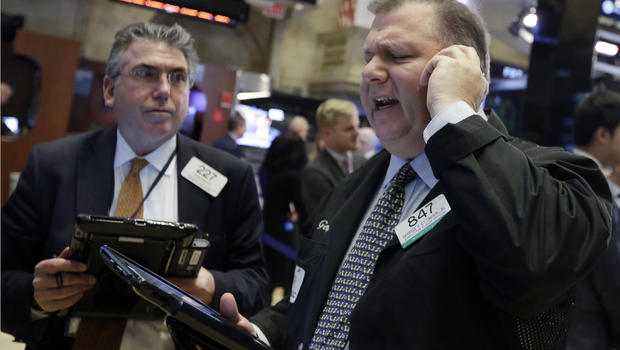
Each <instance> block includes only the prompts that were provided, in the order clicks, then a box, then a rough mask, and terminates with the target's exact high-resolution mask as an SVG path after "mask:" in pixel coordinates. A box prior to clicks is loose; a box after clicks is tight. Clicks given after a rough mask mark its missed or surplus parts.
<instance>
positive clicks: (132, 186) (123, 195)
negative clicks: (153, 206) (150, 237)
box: [114, 158, 149, 218]
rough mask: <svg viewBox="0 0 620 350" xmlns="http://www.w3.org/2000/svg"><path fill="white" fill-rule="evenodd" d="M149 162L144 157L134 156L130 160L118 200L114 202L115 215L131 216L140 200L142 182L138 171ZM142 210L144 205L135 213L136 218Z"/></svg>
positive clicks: (139, 216)
mask: <svg viewBox="0 0 620 350" xmlns="http://www.w3.org/2000/svg"><path fill="white" fill-rule="evenodd" d="M148 163H149V162H148V161H147V160H146V159H142V158H134V159H132V160H131V170H129V174H127V176H125V180H123V185H122V186H121V191H120V192H119V194H118V202H117V203H116V210H115V211H114V215H115V216H121V217H126V218H128V217H131V216H132V215H133V213H134V212H135V211H136V209H137V208H138V206H139V205H140V203H141V202H142V182H141V181H140V171H141V170H142V168H144V167H145V166H146V165H147V164H148ZM143 212H144V206H141V207H140V210H138V212H137V213H136V217H137V218H141V217H142V214H143Z"/></svg>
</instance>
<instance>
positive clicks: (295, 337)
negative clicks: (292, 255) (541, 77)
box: [252, 116, 610, 350]
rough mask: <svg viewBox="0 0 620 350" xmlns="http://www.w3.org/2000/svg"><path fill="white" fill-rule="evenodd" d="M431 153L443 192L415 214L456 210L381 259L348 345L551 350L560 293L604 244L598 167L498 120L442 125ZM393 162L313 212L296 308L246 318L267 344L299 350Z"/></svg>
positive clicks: (563, 300)
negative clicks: (437, 205)
mask: <svg viewBox="0 0 620 350" xmlns="http://www.w3.org/2000/svg"><path fill="white" fill-rule="evenodd" d="M491 124H493V126H491ZM494 126H495V128H494ZM498 129H499V130H498ZM426 154H427V156H428V158H429V160H430V164H431V167H432V170H433V172H434V174H435V177H437V178H438V179H439V182H438V183H437V185H436V186H435V187H434V188H433V189H432V191H431V192H430V193H429V194H428V196H427V197H426V198H425V199H424V201H423V202H422V204H421V206H423V205H425V204H426V203H427V202H429V201H430V200H432V199H434V198H436V197H437V196H438V195H439V194H442V193H443V194H444V195H445V197H446V198H447V200H448V203H449V204H450V207H451V211H450V212H449V213H448V214H447V215H446V216H445V217H444V218H443V219H442V220H441V221H440V222H439V223H438V224H437V225H436V226H435V227H434V228H433V229H431V230H430V231H429V232H428V233H427V234H426V235H425V236H423V237H422V238H421V239H419V240H418V241H416V242H415V243H414V244H412V245H410V246H408V247H407V248H406V249H403V248H402V247H401V246H400V244H399V243H398V240H397V239H396V238H394V239H393V240H392V241H391V242H390V243H388V245H387V247H386V248H385V249H384V250H383V251H382V252H381V254H380V256H379V258H378V261H377V264H376V268H375V271H374V275H373V278H372V280H371V281H370V284H369V285H368V288H367V289H366V292H365V294H364V295H363V296H362V297H361V299H360V300H359V302H358V304H357V306H356V308H355V310H354V311H353V314H352V318H351V331H350V334H349V342H350V348H351V349H352V350H358V349H420V350H428V349H521V348H526V345H525V344H526V343H529V342H530V341H531V343H529V344H528V346H529V347H527V348H528V349H543V348H544V349H554V348H555V349H559V347H558V346H562V345H559V344H560V343H562V341H563V336H564V335H565V333H564V334H562V333H561V332H557V328H559V327H558V326H564V327H565V326H566V325H565V323H564V322H565V321H566V319H565V316H566V313H565V312H564V311H565V309H566V308H567V304H569V303H570V301H569V300H567V297H566V295H567V294H568V291H569V290H570V286H571V285H572V284H573V283H574V282H575V281H576V280H577V279H578V278H579V277H581V276H582V275H583V274H584V273H585V272H586V271H587V269H588V268H589V267H590V266H591V265H592V263H593V262H594V260H595V259H596V258H597V257H598V256H599V255H600V254H601V253H602V251H603V250H604V249H605V247H606V241H607V238H608V236H609V234H608V231H609V228H610V223H609V213H608V212H607V208H605V207H604V205H603V204H602V203H601V202H600V201H599V200H598V199H597V197H596V195H595V193H594V192H593V190H592V188H594V189H595V191H596V192H597V193H599V194H600V195H601V196H604V197H605V198H609V189H608V187H607V184H606V182H605V179H604V178H603V177H602V175H601V173H600V171H599V170H598V167H597V166H596V165H595V164H594V163H593V162H592V161H591V160H589V159H585V158H581V157H577V156H575V155H573V154H570V153H567V152H564V151H562V150H560V149H557V148H543V147H538V146H536V145H533V144H531V143H527V142H525V141H521V140H517V139H513V138H511V137H509V136H507V135H506V131H505V128H504V127H503V125H501V122H499V120H498V119H497V117H494V116H491V120H490V122H488V123H487V122H485V121H484V120H483V119H482V118H480V117H479V116H472V117H470V118H467V119H466V120H464V121H462V122H460V123H458V124H448V125H446V126H445V127H444V128H442V129H441V130H439V131H438V132H437V133H436V134H435V135H433V136H432V137H431V138H430V139H429V142H428V144H427V147H426ZM388 163H389V154H388V153H387V152H385V151H383V152H381V153H379V154H378V155H376V156H375V157H373V158H371V159H370V160H369V161H368V162H367V163H366V164H365V165H364V166H362V168H360V169H359V170H358V171H356V172H355V173H353V174H352V176H350V177H349V178H348V179H347V180H345V181H344V182H342V183H341V184H339V185H337V186H336V188H335V189H334V190H333V191H332V192H330V194H329V195H328V196H326V197H325V198H324V200H323V201H322V202H321V206H320V209H319V212H318V213H317V214H316V216H315V218H314V220H313V221H314V225H315V226H314V227H316V228H314V231H311V232H309V234H308V235H307V236H306V237H304V239H303V241H302V245H301V248H300V251H299V255H298V261H297V264H298V265H299V266H300V267H302V268H303V269H304V270H305V278H304V279H303V281H302V282H301V288H300V290H299V294H298V295H297V299H296V301H295V302H294V303H292V304H291V303H289V302H288V299H285V300H284V301H282V302H281V303H279V304H277V305H276V306H275V307H273V308H269V309H264V310H263V311H261V312H260V313H259V314H257V316H255V317H254V318H252V321H253V322H255V323H256V324H258V325H259V327H260V328H261V329H262V330H263V331H264V332H265V333H266V335H267V338H268V339H269V340H270V342H271V343H272V345H273V346H275V348H277V349H298V348H300V347H298V346H299V344H300V343H303V344H304V346H303V348H304V349H306V348H307V346H308V344H309V342H310V340H311V338H312V335H313V332H314V329H315V327H316V324H317V319H318V317H319V315H320V313H321V311H322V308H323V305H324V303H325V299H326V297H327V294H328V293H329V290H330V288H331V285H332V281H333V279H334V276H335V274H336V272H337V270H338V268H339V265H340V263H341V261H342V259H343V257H344V254H345V253H346V251H347V249H348V246H349V244H350V242H351V240H352V238H353V236H354V234H355V232H356V230H357V228H358V226H359V224H360V221H361V220H362V218H363V216H364V214H365V212H366V210H367V207H368V204H369V203H370V202H371V200H372V198H373V196H374V194H375V192H376V190H377V188H378V186H379V185H380V184H381V181H382V178H383V177H384V175H385V171H386V169H387V166H388ZM320 220H326V221H324V222H323V225H317V223H318V222H319V221H320ZM287 311H288V312H287ZM554 331H556V332H554ZM528 332H530V333H528ZM542 342H545V343H546V344H551V346H547V347H543V346H542Z"/></svg>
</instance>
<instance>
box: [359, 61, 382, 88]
mask: <svg viewBox="0 0 620 350" xmlns="http://www.w3.org/2000/svg"><path fill="white" fill-rule="evenodd" d="M386 79H387V72H386V70H385V68H384V67H383V64H382V62H381V58H380V57H378V56H377V55H375V56H373V57H372V58H371V59H370V61H368V62H367V63H366V65H365V66H364V69H363V70H362V80H363V81H364V82H365V83H366V84H371V83H382V82H384V81H385V80H386Z"/></svg>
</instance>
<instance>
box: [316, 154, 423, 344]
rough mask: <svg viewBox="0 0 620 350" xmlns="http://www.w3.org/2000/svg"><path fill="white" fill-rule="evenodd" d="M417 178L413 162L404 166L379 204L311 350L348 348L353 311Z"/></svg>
mask: <svg viewBox="0 0 620 350" xmlns="http://www.w3.org/2000/svg"><path fill="white" fill-rule="evenodd" d="M415 176H416V173H415V171H413V169H412V168H411V166H410V165H409V163H407V164H405V165H403V166H402V168H400V170H399V171H398V173H397V174H396V176H394V178H393V179H392V181H391V182H390V186H389V187H388V189H387V190H385V192H384V193H383V195H382V196H381V198H379V200H378V201H377V204H376V205H375V207H374V208H373V210H372V212H371V213H370V216H369V217H368V220H366V223H364V227H363V228H362V230H361V232H360V234H359V236H358V238H357V240H356V241H355V244H354V245H353V248H351V251H350V252H349V253H348V254H347V256H346V257H345V259H344V262H343V263H342V266H340V269H339V270H338V273H337V274H336V279H335V280H334V284H333V285H332V289H331V291H330V292H329V295H328V296H327V301H326V303H325V307H324V308H323V312H322V313H321V316H320V317H319V323H318V324H317V327H316V329H315V331H314V336H313V337H312V342H311V343H310V349H344V347H345V345H346V344H347V341H348V337H349V329H350V322H351V312H352V311H353V309H354V308H355V306H356V305H357V302H358V301H359V299H360V297H361V296H362V295H363V294H364V292H365V291H366V287H367V286H368V284H369V283H370V279H371V278H372V274H373V272H374V270H375V264H376V262H377V258H378V257H379V254H380V253H381V251H382V250H383V248H384V247H385V245H386V244H387V243H388V242H389V241H390V240H391V239H392V237H393V236H394V227H395V226H396V225H397V224H398V221H399V220H400V212H401V210H402V208H403V204H404V202H405V186H406V185H407V184H408V183H409V182H411V180H413V178H414V177H415Z"/></svg>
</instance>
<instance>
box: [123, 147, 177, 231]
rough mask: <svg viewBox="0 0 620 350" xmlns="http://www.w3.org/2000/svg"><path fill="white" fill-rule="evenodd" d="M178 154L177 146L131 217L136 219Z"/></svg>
mask: <svg viewBox="0 0 620 350" xmlns="http://www.w3.org/2000/svg"><path fill="white" fill-rule="evenodd" d="M176 154H177V149H176V148H175V149H174V151H172V154H170V157H168V161H166V165H164V167H163V168H162V169H161V170H160V171H159V174H157V177H156V178H155V181H153V183H152V184H151V187H149V190H148V191H146V196H144V197H143V198H142V201H141V202H140V205H138V207H137V208H136V211H134V212H133V214H132V215H131V219H135V217H136V215H137V214H138V211H139V210H140V208H142V205H144V201H145V200H146V198H148V196H149V195H150V194H151V192H152V191H153V188H155V185H157V183H158V182H159V180H160V179H161V177H162V176H163V175H164V173H165V172H166V170H167V169H168V166H169V165H170V162H172V159H174V156H175V155H176Z"/></svg>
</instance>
